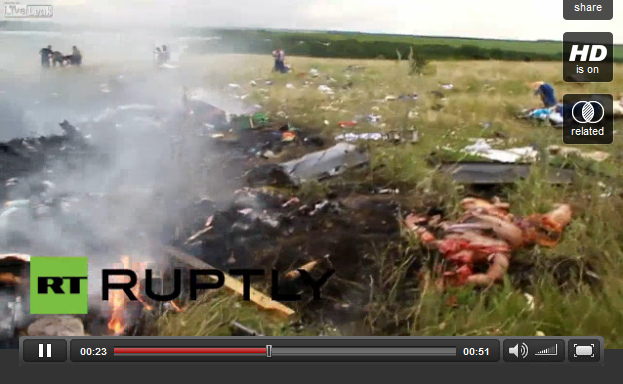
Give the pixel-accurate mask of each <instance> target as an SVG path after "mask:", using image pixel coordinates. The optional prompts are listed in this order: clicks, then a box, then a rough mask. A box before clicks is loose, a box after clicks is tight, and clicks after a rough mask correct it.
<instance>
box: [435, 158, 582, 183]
mask: <svg viewBox="0 0 623 384" xmlns="http://www.w3.org/2000/svg"><path fill="white" fill-rule="evenodd" d="M531 168H532V166H531V165H530V164H507V163H487V162H461V163H451V164H442V165H441V166H440V168H439V169H440V171H442V172H444V173H449V174H451V175H452V179H453V180H454V181H456V182H457V183H459V184H478V185H487V184H489V185H491V184H510V183H514V182H516V181H518V180H521V179H525V178H527V177H528V176H529V175H530V172H531ZM574 178H575V172H574V171H573V170H570V169H559V168H551V170H550V172H549V175H548V182H550V183H552V184H571V183H572V182H573V180H574Z"/></svg>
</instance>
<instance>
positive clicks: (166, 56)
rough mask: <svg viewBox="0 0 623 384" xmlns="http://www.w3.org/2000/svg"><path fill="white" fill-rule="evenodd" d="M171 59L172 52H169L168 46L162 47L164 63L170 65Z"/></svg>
mask: <svg viewBox="0 0 623 384" xmlns="http://www.w3.org/2000/svg"><path fill="white" fill-rule="evenodd" d="M170 59H171V52H169V49H168V48H167V46H166V45H163V46H162V61H163V62H164V63H168V62H169V60H170Z"/></svg>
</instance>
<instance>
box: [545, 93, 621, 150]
mask: <svg viewBox="0 0 623 384" xmlns="http://www.w3.org/2000/svg"><path fill="white" fill-rule="evenodd" d="M613 109H614V98H613V97H612V95H610V94H567V95H564V96H563V99H562V107H560V108H559V111H558V112H555V113H557V114H558V116H559V118H560V119H561V120H562V141H563V142H564V143H565V144H612V141H613V140H614V130H613V129H614V128H613V127H614V116H613V114H614V113H613Z"/></svg>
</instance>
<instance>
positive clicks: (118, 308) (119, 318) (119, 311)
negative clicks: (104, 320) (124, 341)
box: [108, 256, 130, 336]
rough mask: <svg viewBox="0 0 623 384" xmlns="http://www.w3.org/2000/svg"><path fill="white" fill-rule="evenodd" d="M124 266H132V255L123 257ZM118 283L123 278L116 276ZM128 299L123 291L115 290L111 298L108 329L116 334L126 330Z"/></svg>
mask: <svg viewBox="0 0 623 384" xmlns="http://www.w3.org/2000/svg"><path fill="white" fill-rule="evenodd" d="M121 262H122V268H124V269H126V268H129V267H130V257H129V256H122V257H121ZM115 280H116V281H115V282H116V283H121V282H122V281H121V278H119V277H117V276H116V277H115ZM126 300H127V298H126V297H125V295H124V293H123V292H122V291H113V292H112V298H111V300H110V304H109V305H110V307H111V310H112V313H111V316H110V320H109V321H108V329H109V330H110V331H112V332H113V334H114V335H115V336H117V335H122V334H123V333H124V332H125V327H126V322H125V307H126Z"/></svg>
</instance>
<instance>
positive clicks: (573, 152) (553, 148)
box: [547, 145, 610, 162]
mask: <svg viewBox="0 0 623 384" xmlns="http://www.w3.org/2000/svg"><path fill="white" fill-rule="evenodd" d="M547 150H548V151H549V153H550V154H551V155H561V156H565V157H567V156H577V157H581V158H583V159H588V160H593V161H597V162H602V161H604V160H606V159H607V158H608V157H610V154H609V153H607V152H604V151H592V152H582V151H581V150H580V149H578V148H574V147H566V146H560V145H550V146H549V147H547Z"/></svg>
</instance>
